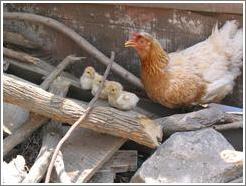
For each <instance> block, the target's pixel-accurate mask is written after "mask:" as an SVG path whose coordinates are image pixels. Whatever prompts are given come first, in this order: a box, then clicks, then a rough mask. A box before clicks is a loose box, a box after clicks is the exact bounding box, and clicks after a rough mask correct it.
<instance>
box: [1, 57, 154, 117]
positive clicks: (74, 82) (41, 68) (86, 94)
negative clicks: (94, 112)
mask: <svg viewBox="0 0 246 186" xmlns="http://www.w3.org/2000/svg"><path fill="white" fill-rule="evenodd" d="M4 61H8V62H9V63H10V64H11V65H13V66H14V67H19V68H21V69H24V70H27V71H31V72H34V73H35V74H40V75H43V76H47V75H48V74H49V73H50V72H52V70H54V69H55V67H54V66H52V65H50V64H48V63H46V62H44V61H42V60H40V62H39V63H37V64H35V65H32V64H25V63H19V62H18V61H16V60H13V59H9V58H5V59H4ZM61 78H63V79H64V81H69V82H70V83H71V86H74V87H75V88H77V89H78V90H79V94H77V95H78V97H79V98H80V99H84V100H88V98H90V97H91V92H90V91H87V90H83V89H81V86H80V82H79V78H76V77H75V76H73V75H71V74H69V73H67V72H62V73H61ZM141 101H144V100H141ZM144 102H146V101H144ZM96 104H99V105H100V106H110V105H109V104H108V102H106V101H104V100H98V101H97V103H96ZM133 110H134V111H136V112H138V113H141V114H143V115H146V116H148V117H149V118H158V116H157V114H155V113H153V112H151V111H147V110H144V109H143V108H141V107H139V106H137V107H136V108H134V109H133Z"/></svg>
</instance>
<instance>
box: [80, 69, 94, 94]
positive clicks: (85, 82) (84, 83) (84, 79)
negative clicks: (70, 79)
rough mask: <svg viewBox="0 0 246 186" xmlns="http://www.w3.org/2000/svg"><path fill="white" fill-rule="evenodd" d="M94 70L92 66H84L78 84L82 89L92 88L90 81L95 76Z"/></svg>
mask: <svg viewBox="0 0 246 186" xmlns="http://www.w3.org/2000/svg"><path fill="white" fill-rule="evenodd" d="M95 74H96V71H95V69H94V68H93V67H91V66H88V67H86V68H85V70H84V73H83V75H82V76H81V77H80V85H81V88H82V89H84V90H90V89H92V82H93V79H94V77H95Z"/></svg>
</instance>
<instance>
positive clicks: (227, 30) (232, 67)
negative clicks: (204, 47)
mask: <svg viewBox="0 0 246 186" xmlns="http://www.w3.org/2000/svg"><path fill="white" fill-rule="evenodd" d="M238 26H239V23H238V21H236V20H232V21H227V22H226V23H225V24H224V25H223V26H222V27H221V28H220V29H218V24H217V23H216V24H215V26H214V28H213V31H212V35H211V36H210V38H209V39H210V41H211V43H212V44H213V45H214V46H215V47H216V49H217V50H218V52H220V53H221V54H222V55H224V57H225V59H226V60H225V61H226V62H227V64H226V66H228V70H229V71H231V72H232V74H233V75H234V78H236V77H237V76H239V75H240V68H241V67H242V58H243V30H242V29H238Z"/></svg>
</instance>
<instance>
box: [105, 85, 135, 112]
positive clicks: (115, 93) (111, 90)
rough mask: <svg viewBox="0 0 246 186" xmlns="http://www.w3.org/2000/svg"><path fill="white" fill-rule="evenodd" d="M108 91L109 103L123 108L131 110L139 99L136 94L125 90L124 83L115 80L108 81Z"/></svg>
mask: <svg viewBox="0 0 246 186" xmlns="http://www.w3.org/2000/svg"><path fill="white" fill-rule="evenodd" d="M106 92H107V93H108V102H109V104H110V105H111V106H113V107H116V108H118V109H121V110H131V109H133V108H135V107H136V105H137V103H138V101H139V98H138V97H137V96H136V95H135V94H133V93H131V92H126V91H123V87H122V85H121V84H120V83H118V82H115V81H109V82H108V83H107V85H106Z"/></svg>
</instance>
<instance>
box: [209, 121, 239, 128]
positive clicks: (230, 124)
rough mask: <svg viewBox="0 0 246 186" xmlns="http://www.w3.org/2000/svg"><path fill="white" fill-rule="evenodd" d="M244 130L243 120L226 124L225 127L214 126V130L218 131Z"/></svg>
mask: <svg viewBox="0 0 246 186" xmlns="http://www.w3.org/2000/svg"><path fill="white" fill-rule="evenodd" d="M242 128H243V120H241V121H237V122H233V123H228V124H224V125H214V126H213V129H215V130H217V131H224V130H233V129H242Z"/></svg>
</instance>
